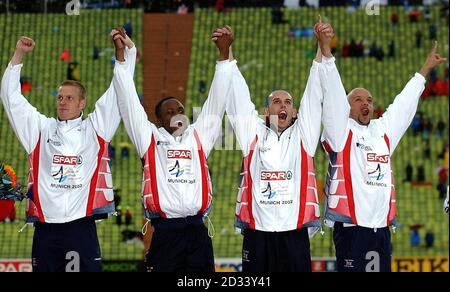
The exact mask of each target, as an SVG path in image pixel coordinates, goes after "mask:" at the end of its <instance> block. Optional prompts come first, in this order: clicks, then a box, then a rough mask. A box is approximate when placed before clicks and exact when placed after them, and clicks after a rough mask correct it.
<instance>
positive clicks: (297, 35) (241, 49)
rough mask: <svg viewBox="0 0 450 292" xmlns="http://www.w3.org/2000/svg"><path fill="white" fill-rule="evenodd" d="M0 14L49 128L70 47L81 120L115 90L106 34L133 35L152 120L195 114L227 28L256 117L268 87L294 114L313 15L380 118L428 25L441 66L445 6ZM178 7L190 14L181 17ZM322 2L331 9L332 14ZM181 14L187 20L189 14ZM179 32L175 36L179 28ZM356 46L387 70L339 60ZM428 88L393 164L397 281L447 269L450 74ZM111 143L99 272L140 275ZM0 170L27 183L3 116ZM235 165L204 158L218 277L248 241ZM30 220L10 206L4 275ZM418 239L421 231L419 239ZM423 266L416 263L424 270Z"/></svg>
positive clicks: (136, 174)
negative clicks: (20, 46) (325, 26)
mask: <svg viewBox="0 0 450 292" xmlns="http://www.w3.org/2000/svg"><path fill="white" fill-rule="evenodd" d="M7 2H8V1H0V9H1V14H0V46H1V48H0V64H1V67H2V68H5V67H6V65H7V64H8V62H9V59H10V58H11V56H12V53H13V51H14V48H15V44H16V42H17V39H18V38H19V37H20V36H21V35H27V36H30V37H32V38H34V39H35V41H36V48H35V50H34V51H33V53H31V54H28V55H27V56H26V57H25V59H24V67H23V69H22V77H23V81H24V82H23V84H22V85H23V86H24V84H28V85H25V87H24V88H28V89H30V88H29V87H30V86H29V84H31V89H30V91H28V92H26V93H24V95H25V96H26V97H27V98H28V100H29V101H30V102H31V104H33V105H34V106H35V107H37V108H38V110H39V111H40V112H42V113H43V114H45V115H48V116H54V115H55V110H54V109H55V95H56V90H57V85H58V84H59V83H60V82H61V81H62V80H64V79H66V78H67V73H68V66H69V64H68V63H69V61H68V60H61V57H63V55H62V52H63V50H64V49H67V51H68V52H70V62H76V63H77V69H76V70H75V72H72V73H74V74H75V77H77V74H79V77H80V79H81V82H82V83H83V84H84V85H85V86H86V87H87V90H88V107H87V109H86V112H85V114H86V113H89V112H91V111H92V109H93V105H94V103H95V101H96V99H97V98H98V97H99V96H100V95H101V94H102V93H103V92H104V91H105V90H106V88H107V87H108V86H109V83H110V81H111V78H112V69H113V66H112V58H113V53H114V52H113V47H112V43H111V42H110V40H109V37H108V34H109V32H110V30H111V29H112V28H113V27H115V26H118V25H123V24H124V23H128V24H127V25H128V26H129V27H130V26H131V28H132V39H133V41H134V42H135V44H136V45H137V48H138V51H139V60H138V63H137V65H136V74H135V82H136V85H137V90H138V93H139V95H140V96H141V97H142V102H143V104H144V105H145V107H146V110H147V111H148V112H149V113H150V116H151V117H153V116H154V114H153V110H152V107H153V106H154V104H155V103H156V102H157V101H158V99H160V98H162V97H163V96H166V95H169V94H172V95H175V96H179V97H181V98H186V110H187V114H188V115H190V116H192V114H193V110H192V109H193V108H194V107H201V106H202V104H203V102H204V101H205V99H206V97H207V92H208V89H209V84H210V82H211V80H212V77H213V74H214V61H215V57H216V56H217V50H216V48H215V47H214V45H213V44H212V43H211V42H210V40H209V36H210V33H211V31H212V29H213V28H215V27H217V26H222V25H225V24H228V25H230V26H232V27H233V29H234V31H235V34H236V38H235V42H234V44H233V51H234V53H235V56H236V58H237V59H238V62H239V66H240V68H241V71H242V72H243V75H244V76H245V78H246V80H247V83H248V85H249V87H250V91H251V95H252V98H253V101H254V102H255V104H256V106H257V108H262V106H263V99H264V97H265V96H266V95H267V94H268V93H269V92H271V91H272V90H273V89H276V88H283V89H286V90H288V91H290V92H291V93H292V95H293V96H294V98H295V100H296V106H298V105H299V101H300V98H301V96H302V94H303V90H304V88H305V85H306V79H307V74H308V72H309V67H310V64H311V60H312V58H313V56H314V54H315V41H314V38H313V37H311V32H310V30H308V28H311V27H312V26H313V24H314V22H315V20H316V18H317V15H318V14H321V15H322V17H323V18H325V19H326V20H328V21H331V23H332V25H333V27H334V30H335V34H336V36H337V38H338V40H339V41H338V45H337V49H336V53H335V55H336V58H337V65H338V68H339V70H340V73H341V76H342V80H343V83H344V85H345V87H346V89H347V90H349V89H351V88H354V87H366V88H368V89H370V90H371V92H372V94H373V96H374V100H375V107H379V110H380V111H383V110H384V109H385V108H386V107H387V106H388V105H389V103H390V102H392V100H393V98H394V97H395V95H396V94H397V93H399V92H400V91H401V89H402V88H403V86H404V85H405V84H406V82H407V81H408V80H409V78H410V77H411V76H412V75H413V74H414V72H416V71H418V70H419V69H420V67H421V65H422V64H423V62H424V60H425V58H426V55H427V53H428V52H429V50H430V48H431V44H432V40H431V38H433V35H431V36H430V33H431V34H433V31H432V30H433V28H431V27H432V26H434V28H436V39H437V40H438V41H439V43H440V47H439V51H440V53H441V54H442V55H448V44H449V40H448V1H435V2H439V3H434V4H433V5H430V6H428V5H426V6H423V5H421V4H423V3H422V1H415V2H414V3H413V4H417V5H406V4H403V5H399V4H400V3H399V2H404V1H395V2H396V3H392V4H396V5H388V6H385V5H382V6H381V7H380V8H379V12H378V13H376V14H378V15H369V14H370V13H369V14H368V13H367V11H366V10H365V8H364V7H360V6H358V5H357V4H354V3H355V2H359V1H320V3H319V1H317V3H319V4H320V7H306V6H301V7H300V8H294V9H290V8H287V7H281V8H276V5H275V2H277V4H283V1H225V7H223V9H220V8H221V7H220V2H221V1H123V2H122V1H120V2H118V1H109V0H108V1H100V0H97V1H81V2H82V3H83V6H82V7H81V9H80V15H73V16H68V15H66V13H65V4H66V3H63V4H62V2H69V1H58V2H57V1H9V2H11V3H7ZM194 2H195V3H194ZM216 2H219V3H216ZM285 2H291V3H292V2H295V1H285ZM297 2H298V1H297ZM300 2H301V4H304V2H305V1H300ZM306 2H307V3H314V2H315V1H306ZM338 2H340V3H338ZM381 2H383V1H381ZM410 2H411V1H410ZM425 2H433V1H425ZM183 3H185V4H186V6H187V7H186V9H183V7H182V8H179V6H180V5H181V4H183ZM330 3H333V4H334V5H333V6H329V5H328V4H330ZM7 4H9V6H8V7H7V6H6V5H7ZM338 4H339V5H338ZM214 5H215V6H214ZM353 5H354V6H353ZM194 8H195V9H194ZM185 10H188V11H189V13H188V14H184V12H186V11H185ZM218 10H220V11H218ZM411 11H412V12H414V11H418V12H419V13H418V14H416V15H418V17H417V21H414V19H411V18H413V17H412V16H411V15H412V13H411ZM394 13H397V14H398V16H399V19H398V24H397V25H394V24H393V23H392V19H391V17H392V15H393V14H394ZM177 25H178V26H177ZM180 25H182V29H181V30H178V28H179V27H180ZM129 27H128V28H129ZM418 32H420V33H418ZM419 34H421V36H420V35H419ZM430 37H431V38H430ZM418 38H420V47H418V44H417V42H418V41H419V40H418ZM352 39H355V40H356V41H357V42H359V41H361V40H362V41H364V51H366V52H365V53H368V51H369V50H370V46H371V45H372V43H373V42H376V46H377V47H381V48H382V49H383V50H384V57H383V58H382V60H379V59H377V58H376V57H370V56H362V57H345V55H346V53H345V52H344V53H343V50H342V48H343V45H344V43H345V42H350V41H351V40H352ZM391 41H394V43H395V55H394V56H392V57H390V56H389V43H390V42H391ZM94 47H96V48H97V49H98V51H97V52H96V53H98V58H97V59H94V58H93V54H94ZM344 51H345V50H344ZM378 56H379V57H381V56H380V55H378ZM66 57H67V55H66ZM63 59H64V57H63ZM155 64H156V65H155ZM158 64H159V65H158ZM177 64H178V65H179V68H178V67H177ZM172 65H173V66H172ZM77 70H78V72H77ZM2 71H3V69H2ZM436 76H437V78H438V80H439V81H437V82H443V84H444V89H445V88H446V92H445V90H444V91H440V92H438V93H437V94H435V93H433V92H431V94H430V96H426V97H425V96H424V98H423V100H422V101H421V103H420V105H419V111H420V112H421V113H422V116H421V117H420V118H419V116H418V117H417V119H416V120H415V121H414V122H413V125H414V127H411V128H410V129H409V130H408V132H407V134H406V135H405V137H404V138H403V139H402V141H401V143H400V145H399V146H398V148H397V150H396V152H395V154H394V156H393V163H394V164H393V165H394V171H395V174H396V190H397V204H398V223H399V226H398V228H397V230H396V233H395V234H394V235H393V237H392V244H393V255H394V257H395V261H394V265H397V266H401V267H403V270H408V269H409V270H420V269H422V270H432V269H433V268H432V267H433V265H434V266H435V269H436V270H439V269H440V268H442V267H443V269H444V270H446V271H448V255H449V249H448V247H449V246H448V244H449V221H448V216H447V215H446V214H444V213H443V211H442V202H443V200H442V199H441V198H440V197H439V191H438V190H437V185H438V183H439V181H440V180H441V183H440V186H441V187H442V184H443V183H444V185H445V186H446V185H447V184H448V179H447V178H446V176H443V173H444V174H445V173H446V174H448V122H449V115H448V63H447V64H445V66H441V67H439V69H438V70H437V72H436ZM153 81H155V82H153ZM158 82H159V83H158ZM155 84H156V85H155ZM433 85H436V83H433V84H428V88H429V89H430V90H431V89H432V88H433ZM427 91H428V90H427ZM431 91H432V90H431ZM438 91H439V90H438ZM420 122H422V125H421V126H420ZM439 122H440V123H439ZM430 123H431V124H432V125H433V126H432V127H430ZM438 124H440V126H439V127H438ZM442 124H444V127H443V128H444V129H443V131H441V130H442ZM224 126H225V127H226V125H224ZM416 126H417V127H416ZM438 128H439V129H438ZM441 132H442V133H441ZM230 137H231V139H233V138H232V137H233V135H230V134H229V133H228V134H227V135H225V136H224V138H223V140H224V141H225V140H226V141H227V142H230V140H229V139H230ZM231 142H233V141H232V140H231ZM111 144H112V145H113V146H114V148H115V150H114V152H115V158H113V159H112V161H111V168H112V172H113V177H114V186H115V188H117V195H118V196H119V197H120V204H119V209H118V212H119V213H121V214H122V215H121V216H120V218H121V221H122V222H121V224H118V223H119V222H118V221H119V218H118V217H110V218H109V219H108V220H104V221H102V222H100V223H99V224H98V225H97V226H98V233H99V238H100V244H101V247H102V253H103V259H104V260H105V263H106V265H107V264H108V262H109V263H110V264H111V266H110V269H118V270H120V269H131V270H133V269H137V268H138V265H139V263H140V262H141V260H142V259H143V254H144V243H143V240H142V238H141V237H140V236H139V232H140V230H141V228H142V224H143V220H142V207H141V204H140V189H141V187H140V180H141V163H140V160H139V158H138V157H137V153H136V151H135V150H134V148H133V146H132V145H131V144H130V141H129V139H128V136H127V134H126V132H125V130H124V127H123V125H121V126H120V127H119V130H118V131H117V133H116V136H115V137H114V139H113V141H112V143H111ZM0 160H1V161H4V162H6V163H8V164H11V165H12V166H13V167H14V169H15V170H16V173H17V175H18V178H19V181H20V182H21V183H22V184H26V179H27V172H28V166H27V156H26V153H25V151H24V150H23V148H22V147H21V145H20V144H19V142H18V140H17V138H16V137H15V135H14V133H13V131H12V129H11V127H10V125H9V122H8V120H7V116H6V113H5V111H4V110H3V106H2V105H0ZM315 165H316V176H317V178H318V183H319V188H321V187H320V186H321V185H323V180H324V176H325V173H326V166H327V163H326V157H325V153H324V151H323V150H322V149H321V148H320V147H318V148H317V155H316V157H315ZM408 165H409V166H410V167H412V169H413V176H412V181H408V179H407V175H406V173H405V169H406V168H407V166H408ZM240 166H241V153H240V151H237V150H214V151H213V152H212V154H211V155H210V158H209V168H210V170H211V173H212V179H213V190H214V202H213V210H212V214H211V220H212V222H213V225H214V229H215V236H214V238H213V243H214V251H215V257H216V258H217V259H221V261H218V265H219V266H220V267H219V266H218V268H220V269H221V270H230V269H235V268H237V269H238V268H239V257H240V254H241V247H242V236H241V235H239V234H236V233H235V230H234V227H233V221H234V207H235V200H236V192H237V187H238V177H239V172H240ZM420 168H422V170H419V171H418V169H420ZM442 169H444V170H442ZM418 172H419V173H420V172H423V173H422V174H423V175H422V174H419V173H418ZM443 179H445V182H443V181H442V180H443ZM24 209H25V202H22V203H17V204H16V218H15V220H9V219H8V220H6V221H5V222H0V271H1V270H2V269H3V270H5V269H7V268H8V269H23V270H26V269H27V268H28V266H27V261H29V259H30V255H31V245H32V234H33V228H32V227H28V228H25V229H24V230H23V232H21V233H19V232H18V230H19V229H21V227H22V226H23V224H24ZM11 217H14V216H13V215H12V216H11ZM12 219H14V218H12ZM130 219H131V220H130ZM414 230H417V232H416V233H415V234H413V233H414V232H413V231H414ZM324 231H325V233H324V234H323V235H320V234H317V235H316V236H315V237H314V238H312V239H311V252H312V256H313V257H314V258H316V259H317V261H316V262H315V269H316V270H333V257H334V248H333V244H332V236H331V235H332V233H331V230H330V229H328V228H325V227H324ZM431 234H432V235H431ZM418 236H419V238H420V241H418ZM426 239H427V240H426ZM429 245H431V246H429ZM427 246H428V247H427ZM236 259H237V260H236ZM420 259H423V260H424V261H423V262H422V265H421V264H420ZM13 260H16V261H13ZM410 260H411V261H410ZM402 261H403V262H402ZM219 262H220V263H219ZM402 263H403V264H402ZM8 264H9V265H8ZM405 265H406V266H405Z"/></svg>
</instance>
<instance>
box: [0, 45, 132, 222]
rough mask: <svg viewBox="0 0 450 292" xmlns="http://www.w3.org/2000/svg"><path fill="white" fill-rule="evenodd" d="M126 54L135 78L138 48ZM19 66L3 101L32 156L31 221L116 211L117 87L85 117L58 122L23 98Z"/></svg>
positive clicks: (11, 70) (12, 69)
mask: <svg viewBox="0 0 450 292" xmlns="http://www.w3.org/2000/svg"><path fill="white" fill-rule="evenodd" d="M126 56H127V59H128V62H127V63H126V68H127V70H128V72H130V73H129V74H130V76H131V74H133V73H134V66H135V59H136V48H132V49H130V50H129V49H126ZM21 68H22V64H19V65H15V66H12V65H11V64H9V65H8V67H7V69H6V71H5V73H4V75H3V79H2V87H1V99H2V102H3V106H4V108H5V111H6V113H7V115H8V118H9V121H10V123H11V126H12V128H13V129H14V132H15V133H16V136H17V138H18V139H19V140H20V142H21V144H22V145H23V147H24V148H25V150H26V151H27V153H28V155H29V164H30V171H29V181H28V193H27V197H28V198H27V222H36V221H40V222H47V223H66V222H70V221H74V220H77V219H80V218H83V217H86V216H91V215H101V214H102V215H103V214H109V213H112V212H114V196H113V190H112V188H113V186H112V177H111V171H110V168H109V164H108V161H109V158H108V143H109V142H110V141H111V139H112V137H113V135H114V133H115V132H116V130H117V127H118V126H119V123H120V115H119V109H118V108H117V97H116V94H115V91H114V87H113V84H112V83H111V85H110V87H109V89H108V90H107V91H106V92H105V93H104V94H103V96H102V97H101V98H100V99H99V100H98V101H97V102H96V104H95V110H94V111H93V112H92V113H91V114H89V115H88V118H87V119H85V120H83V119H82V116H80V117H79V118H77V119H74V120H69V121H59V120H58V119H55V118H49V117H46V116H44V115H42V114H40V113H39V112H38V111H37V109H36V108H34V107H33V106H32V105H30V104H29V102H28V101H27V100H26V99H25V97H24V96H23V95H22V94H21V91H20V71H21Z"/></svg>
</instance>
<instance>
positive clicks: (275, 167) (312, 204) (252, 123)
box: [227, 61, 322, 232]
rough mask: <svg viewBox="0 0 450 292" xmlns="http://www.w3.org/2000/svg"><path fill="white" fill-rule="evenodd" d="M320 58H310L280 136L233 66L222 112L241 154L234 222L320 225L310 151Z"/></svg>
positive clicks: (275, 228) (269, 227)
mask: <svg viewBox="0 0 450 292" xmlns="http://www.w3.org/2000/svg"><path fill="white" fill-rule="evenodd" d="M319 66H320V63H317V62H315V61H314V62H313V65H312V67H311V70H310V76H309V79H308V83H307V85H306V89H305V92H304V95H303V98H302V100H301V104H300V110H299V114H298V119H297V120H296V121H295V123H294V124H293V125H292V126H291V127H289V128H288V129H286V130H285V131H284V132H283V133H282V134H281V136H278V133H275V131H273V130H272V129H270V128H269V127H267V126H266V123H265V121H264V120H262V119H261V118H260V117H259V116H258V112H257V111H256V110H255V106H254V104H253V103H252V101H251V98H250V92H249V89H248V86H247V84H246V82H245V79H244V77H243V76H242V74H241V73H240V71H239V69H238V68H237V66H235V67H234V70H233V76H232V90H231V94H232V96H231V97H230V98H229V102H228V104H227V114H228V116H229V118H230V121H231V124H232V126H233V128H234V131H235V133H236V137H237V140H238V143H239V146H240V148H241V150H242V153H243V156H244V163H243V173H242V174H241V186H240V188H239V192H238V197H237V205H236V213H235V226H236V227H237V228H238V229H246V228H250V229H256V230H260V231H267V232H281V231H290V230H295V229H299V228H302V227H313V226H315V227H317V226H319V225H320V221H319V217H320V210H319V201H318V195H317V187H316V178H315V173H314V164H313V156H314V154H315V151H316V148H317V143H318V141H319V138H320V124H321V113H322V106H321V101H322V90H321V87H320V80H319V71H318V69H319Z"/></svg>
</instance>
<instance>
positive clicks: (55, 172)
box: [52, 154, 83, 183]
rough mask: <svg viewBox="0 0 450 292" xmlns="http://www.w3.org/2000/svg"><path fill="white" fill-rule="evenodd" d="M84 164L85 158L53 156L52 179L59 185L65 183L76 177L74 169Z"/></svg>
mask: <svg viewBox="0 0 450 292" xmlns="http://www.w3.org/2000/svg"><path fill="white" fill-rule="evenodd" d="M82 163H83V157H82V156H81V155H80V156H65V155H59V154H57V155H53V165H54V166H53V167H52V177H53V179H54V180H56V181H57V182H58V183H63V182H65V181H66V180H67V179H68V178H69V177H70V176H72V177H73V176H74V167H75V166H77V165H81V164H82Z"/></svg>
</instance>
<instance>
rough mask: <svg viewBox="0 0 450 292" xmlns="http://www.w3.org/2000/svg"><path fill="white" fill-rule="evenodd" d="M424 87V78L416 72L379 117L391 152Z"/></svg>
mask: <svg viewBox="0 0 450 292" xmlns="http://www.w3.org/2000/svg"><path fill="white" fill-rule="evenodd" d="M424 89H425V78H424V77H423V76H422V75H420V74H419V73H416V74H415V75H414V77H413V78H411V80H410V81H409V82H408V83H407V84H406V86H405V88H403V90H402V92H400V94H399V95H397V96H396V97H395V99H394V102H393V103H392V104H391V105H390V106H389V107H388V108H387V109H386V111H385V112H384V114H383V116H382V117H381V118H380V121H382V122H383V124H384V125H385V128H386V131H387V135H388V137H389V142H390V146H391V147H390V148H391V154H392V153H393V152H394V150H395V148H396V147H397V145H398V143H399V142H400V139H401V138H402V136H403V135H404V134H405V132H406V130H407V129H408V127H409V125H410V124H411V121H412V119H413V118H414V115H415V114H416V111H417V106H418V104H419V99H420V96H421V95H422V92H423V91H424Z"/></svg>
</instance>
